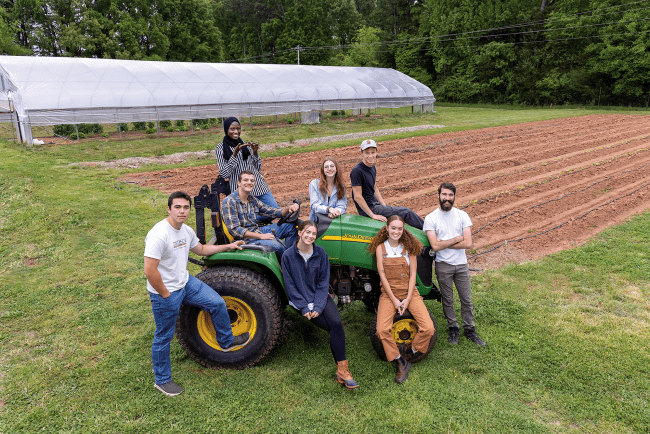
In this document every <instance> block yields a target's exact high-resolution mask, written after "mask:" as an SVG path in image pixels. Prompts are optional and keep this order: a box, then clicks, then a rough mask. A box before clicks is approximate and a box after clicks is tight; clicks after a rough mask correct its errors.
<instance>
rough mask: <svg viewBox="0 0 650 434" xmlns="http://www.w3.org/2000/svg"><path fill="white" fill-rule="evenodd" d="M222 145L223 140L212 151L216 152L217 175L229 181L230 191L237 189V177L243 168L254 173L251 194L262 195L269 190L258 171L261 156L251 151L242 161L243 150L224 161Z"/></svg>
mask: <svg viewBox="0 0 650 434" xmlns="http://www.w3.org/2000/svg"><path fill="white" fill-rule="evenodd" d="M223 146H224V145H223V142H221V143H219V144H218V145H217V146H216V148H215V149H214V152H215V154H216V159H217V166H219V175H221V177H222V178H224V179H228V180H229V181H230V191H231V192H234V191H236V190H237V179H238V178H239V174H240V173H241V172H243V171H244V170H250V171H251V172H253V173H254V174H255V187H254V188H253V191H252V193H251V195H252V196H255V197H257V196H262V195H263V194H266V193H269V192H270V191H271V190H270V189H269V185H268V184H267V183H266V180H265V179H264V177H263V176H262V174H261V173H260V170H261V169H262V157H260V156H259V155H258V156H257V157H256V156H255V155H254V154H253V152H252V151H251V154H250V155H249V157H248V158H247V159H246V160H245V161H244V159H243V157H242V154H243V152H241V151H239V152H238V153H237V155H236V156H235V155H233V156H231V157H230V160H228V161H226V159H225V158H224V156H223Z"/></svg>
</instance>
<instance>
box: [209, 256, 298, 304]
mask: <svg viewBox="0 0 650 434" xmlns="http://www.w3.org/2000/svg"><path fill="white" fill-rule="evenodd" d="M203 262H204V263H205V266H206V267H208V268H209V267H212V266H215V265H224V264H228V265H237V266H241V267H246V268H250V269H251V270H254V271H256V272H258V273H259V274H261V275H263V276H264V277H266V278H267V279H268V280H269V281H270V282H271V283H272V284H273V286H274V287H275V288H276V289H277V291H278V295H279V296H280V299H281V300H282V302H283V303H284V304H285V305H287V304H289V299H288V297H287V292H286V289H285V287H284V279H283V278H282V269H281V268H280V263H279V262H278V259H277V256H276V255H275V253H263V252H261V251H258V250H234V251H227V252H219V253H215V254H214V255H212V256H208V257H206V258H205V259H204V260H203Z"/></svg>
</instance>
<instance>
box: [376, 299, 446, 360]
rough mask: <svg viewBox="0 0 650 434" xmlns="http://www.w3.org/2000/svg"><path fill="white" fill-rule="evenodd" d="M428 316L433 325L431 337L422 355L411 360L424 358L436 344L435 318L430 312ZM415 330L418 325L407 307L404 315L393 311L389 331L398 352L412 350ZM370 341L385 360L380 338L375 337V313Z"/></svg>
mask: <svg viewBox="0 0 650 434" xmlns="http://www.w3.org/2000/svg"><path fill="white" fill-rule="evenodd" d="M429 317H430V318H431V321H433V326H434V327H435V331H434V332H433V336H431V339H430V340H429V346H428V347H427V351H426V352H425V353H423V354H422V356H420V357H417V358H414V359H411V362H419V361H420V360H422V359H424V358H425V357H426V356H427V354H429V353H430V352H431V350H433V347H434V345H435V344H436V341H437V340H438V326H437V325H436V320H435V319H434V318H433V315H432V314H431V312H429ZM417 332H418V325H417V323H416V322H415V319H414V318H413V315H411V313H410V312H409V311H408V309H407V311H406V312H404V315H398V314H397V313H395V317H394V318H393V328H392V330H391V333H392V335H393V339H395V342H396V343H397V347H398V348H400V352H401V351H402V350H406V351H412V350H411V343H412V342H413V339H414V338H415V335H416V334H417ZM370 341H371V342H372V347H373V348H374V349H375V351H376V352H377V355H378V356H379V358H380V359H382V360H386V352H385V351H384V345H383V344H382V343H381V340H379V338H378V337H377V315H375V317H374V319H373V320H372V323H371V324H370Z"/></svg>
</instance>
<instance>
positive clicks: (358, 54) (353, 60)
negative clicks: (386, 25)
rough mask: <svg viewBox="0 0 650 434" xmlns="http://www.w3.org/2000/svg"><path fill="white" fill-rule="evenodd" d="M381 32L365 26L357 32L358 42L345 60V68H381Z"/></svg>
mask: <svg viewBox="0 0 650 434" xmlns="http://www.w3.org/2000/svg"><path fill="white" fill-rule="evenodd" d="M379 33H380V30H379V29H377V28H374V27H366V26H363V27H361V28H360V29H359V31H358V32H357V37H356V38H355V39H356V42H355V43H354V44H352V47H351V48H350V49H349V50H348V53H347V54H346V55H345V57H344V59H343V64H344V65H345V66H372V67H377V66H379V60H378V56H377V53H378V51H380V50H381V44H380V42H381V39H380V38H379Z"/></svg>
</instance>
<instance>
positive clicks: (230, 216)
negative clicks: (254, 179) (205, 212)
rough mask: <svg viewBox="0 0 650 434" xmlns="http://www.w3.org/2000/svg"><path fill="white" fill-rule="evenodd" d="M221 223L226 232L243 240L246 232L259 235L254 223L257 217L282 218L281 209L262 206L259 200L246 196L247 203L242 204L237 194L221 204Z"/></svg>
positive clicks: (236, 192) (257, 227)
mask: <svg viewBox="0 0 650 434" xmlns="http://www.w3.org/2000/svg"><path fill="white" fill-rule="evenodd" d="M221 212H222V216H223V222H224V223H225V224H226V227H228V232H230V234H231V235H232V236H233V237H234V238H235V239H239V240H243V239H244V234H246V231H251V232H257V233H258V234H261V233H262V231H261V230H260V227H259V226H258V225H257V223H255V220H256V219H257V216H258V215H263V216H268V217H274V218H275V217H282V208H273V207H271V206H268V205H265V204H263V203H262V202H261V201H260V200H259V199H257V198H255V197H253V196H248V203H247V204H244V203H243V202H242V201H241V199H240V197H239V192H238V191H235V192H234V193H232V194H230V195H229V196H227V197H226V198H225V199H224V200H223V202H222V203H221Z"/></svg>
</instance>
